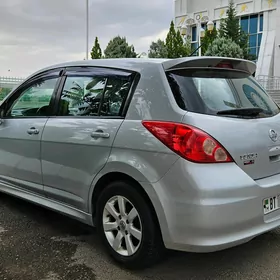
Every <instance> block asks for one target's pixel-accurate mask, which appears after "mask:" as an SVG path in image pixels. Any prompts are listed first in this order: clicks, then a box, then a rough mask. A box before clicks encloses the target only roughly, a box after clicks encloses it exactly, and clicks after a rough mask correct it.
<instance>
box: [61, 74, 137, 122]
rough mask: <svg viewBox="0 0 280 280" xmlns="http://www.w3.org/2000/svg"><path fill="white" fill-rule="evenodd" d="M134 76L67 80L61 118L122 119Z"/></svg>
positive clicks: (88, 76)
mask: <svg viewBox="0 0 280 280" xmlns="http://www.w3.org/2000/svg"><path fill="white" fill-rule="evenodd" d="M132 82H133V74H127V75H115V74H114V75H110V74H108V75H107V74H105V73H104V74H103V73H102V74H100V73H97V74H94V73H93V74H85V75H83V74H82V73H78V75H71V76H67V77H66V81H65V84H64V88H63V90H62V94H61V97H60V100H59V105H58V115H59V116H107V117H110V116H111V117H119V116H121V115H122V111H123V108H124V104H125V102H126V99H127V97H128V94H129V91H130V87H131V84H132Z"/></svg>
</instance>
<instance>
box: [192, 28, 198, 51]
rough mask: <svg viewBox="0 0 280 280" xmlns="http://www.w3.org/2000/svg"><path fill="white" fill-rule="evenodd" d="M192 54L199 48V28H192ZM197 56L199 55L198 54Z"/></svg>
mask: <svg viewBox="0 0 280 280" xmlns="http://www.w3.org/2000/svg"><path fill="white" fill-rule="evenodd" d="M191 46H192V52H193V51H195V50H196V49H197V48H198V41H197V26H196V25H195V26H192V44H191ZM196 55H197V54H196Z"/></svg>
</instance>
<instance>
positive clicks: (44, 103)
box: [0, 70, 60, 195]
mask: <svg viewBox="0 0 280 280" xmlns="http://www.w3.org/2000/svg"><path fill="white" fill-rule="evenodd" d="M59 73H60V71H59V70H55V71H48V72H46V73H43V74H41V75H39V76H36V77H34V78H31V79H30V80H29V81H26V82H25V83H24V84H23V85H22V86H20V87H19V88H17V90H16V91H15V92H13V93H12V94H11V96H10V97H8V99H5V101H4V103H3V104H2V106H1V107H2V108H5V113H4V118H3V119H2V121H1V125H0V180H1V182H2V183H4V184H5V185H10V186H16V187H19V188H22V189H23V190H26V191H29V192H33V193H37V194H41V195H42V194H43V185H42V172H41V163H40V150H41V142H40V140H41V137H42V133H43V130H44V127H45V124H46V122H47V119H48V117H49V115H50V114H51V113H52V104H53V102H54V97H55V93H56V91H57V88H58V84H59Z"/></svg>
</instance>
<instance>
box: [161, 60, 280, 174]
mask: <svg viewBox="0 0 280 280" xmlns="http://www.w3.org/2000/svg"><path fill="white" fill-rule="evenodd" d="M164 68H165V71H166V76H167V80H168V82H169V85H170V88H171V91H172V93H173V96H174V98H175V100H176V102H177V104H178V106H179V107H180V108H181V109H182V110H184V111H186V112H187V113H186V114H184V117H183V120H182V122H183V123H185V124H190V125H193V126H195V127H197V128H199V129H202V130H204V131H205V132H207V133H208V134H209V135H211V136H212V137H213V138H215V139H216V140H217V141H218V142H219V143H220V144H221V145H223V146H224V148H225V149H226V150H227V151H228V152H229V153H230V155H231V156H232V158H233V159H234V161H235V162H236V164H237V165H238V166H239V167H240V168H242V169H243V170H244V172H246V173H247V174H248V175H249V176H250V177H251V178H253V179H260V178H264V177H268V176H272V175H275V174H278V173H280V140H279V139H280V138H279V137H278V135H279V136H280V108H279V106H278V105H277V104H276V103H275V102H274V101H273V100H272V98H271V97H270V96H269V95H268V94H267V93H266V91H265V90H264V89H263V88H262V87H261V86H260V85H259V84H258V82H257V81H256V80H255V79H254V78H253V77H252V76H251V75H252V73H253V72H254V71H255V64H254V63H252V62H249V61H245V60H238V59H230V58H215V57H214V58H209V57H206V58H204V57H200V58H188V59H179V60H174V61H167V62H165V65H164Z"/></svg>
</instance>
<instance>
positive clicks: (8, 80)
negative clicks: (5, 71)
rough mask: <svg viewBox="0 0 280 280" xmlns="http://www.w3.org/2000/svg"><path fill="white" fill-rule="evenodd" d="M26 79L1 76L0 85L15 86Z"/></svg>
mask: <svg viewBox="0 0 280 280" xmlns="http://www.w3.org/2000/svg"><path fill="white" fill-rule="evenodd" d="M22 81H24V78H18V77H0V87H6V88H13V87H14V86H16V85H18V84H19V83H21V82H22Z"/></svg>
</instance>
